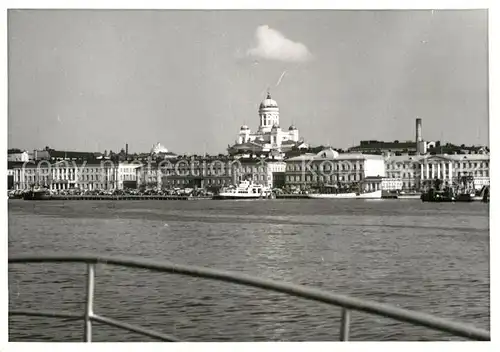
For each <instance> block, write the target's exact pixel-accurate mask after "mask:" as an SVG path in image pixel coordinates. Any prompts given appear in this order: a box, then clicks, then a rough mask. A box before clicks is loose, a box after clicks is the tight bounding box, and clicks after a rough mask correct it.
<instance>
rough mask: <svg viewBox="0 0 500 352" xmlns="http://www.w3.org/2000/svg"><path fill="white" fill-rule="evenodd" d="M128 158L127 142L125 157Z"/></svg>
mask: <svg viewBox="0 0 500 352" xmlns="http://www.w3.org/2000/svg"><path fill="white" fill-rule="evenodd" d="M127 158H128V143H127V144H125V159H127Z"/></svg>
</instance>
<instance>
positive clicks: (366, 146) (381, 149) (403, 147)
mask: <svg viewBox="0 0 500 352" xmlns="http://www.w3.org/2000/svg"><path fill="white" fill-rule="evenodd" d="M349 152H351V153H363V154H384V153H387V152H392V153H409V154H413V153H416V152H417V145H416V143H415V142H414V141H405V142H400V141H397V140H396V141H394V142H382V141H377V140H371V141H361V142H360V143H359V145H358V146H356V147H352V148H349Z"/></svg>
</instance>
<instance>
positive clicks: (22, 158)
mask: <svg viewBox="0 0 500 352" xmlns="http://www.w3.org/2000/svg"><path fill="white" fill-rule="evenodd" d="M29 160H30V157H29V153H28V152H27V151H21V150H16V151H9V152H8V153H7V161H11V162H14V161H18V162H27V161H29Z"/></svg>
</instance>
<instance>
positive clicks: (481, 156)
mask: <svg viewBox="0 0 500 352" xmlns="http://www.w3.org/2000/svg"><path fill="white" fill-rule="evenodd" d="M429 159H441V160H449V161H462V160H471V161H482V160H490V156H489V155H488V154H435V155H431V154H426V155H391V156H388V157H385V160H386V161H397V162H405V161H423V160H429Z"/></svg>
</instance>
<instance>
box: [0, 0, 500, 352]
mask: <svg viewBox="0 0 500 352" xmlns="http://www.w3.org/2000/svg"><path fill="white" fill-rule="evenodd" d="M166 5H167V6H166ZM494 5H496V3H495V2H494V1H464V0H462V1H458V0H457V1H427V0H426V1H377V2H374V1H327V0H323V1H311V0H309V1H297V0H288V1H276V0H268V1H265V2H264V1H262V2H261V3H258V4H257V3H256V1H251V0H245V1H212V2H207V1H202V0H198V1H193V0H185V1H168V2H167V1H158V0H157V1H148V0H143V1H102V0H101V1H96V0H94V1H43V2H41V1H7V2H6V7H5V10H4V12H3V17H2V26H1V28H2V34H3V35H2V36H1V41H2V44H3V45H2V50H3V51H2V61H3V63H4V66H3V67H4V71H3V72H4V75H3V76H4V79H5V81H4V82H5V84H3V85H2V91H3V93H4V94H2V98H1V102H2V106H3V107H4V109H3V112H4V113H3V114H2V118H3V119H5V120H3V121H2V122H4V126H5V127H6V126H7V114H6V113H7V40H6V39H7V13H6V12H7V11H6V9H7V8H14V9H15V8H33V9H35V8H68V9H70V8H95V9H141V8H149V9H318V8H319V9H458V8H460V9H477V8H488V9H489V25H490V31H489V36H490V52H489V55H490V59H489V66H490V99H489V103H490V114H489V116H490V131H497V130H498V129H497V128H496V124H497V119H496V118H493V117H496V116H497V114H498V112H499V110H498V109H496V105H495V104H494V101H495V98H496V97H497V94H495V93H496V92H497V89H496V87H497V86H498V85H497V84H496V83H497V82H498V79H497V77H498V73H499V72H498V69H497V68H498V64H497V65H494V63H498V62H500V56H499V54H498V47H497V45H498V33H499V31H498V29H499V27H500V25H499V23H500V16H498V11H497V8H498V7H497V6H494ZM495 44H497V45H495ZM4 131H7V128H4ZM6 137H7V135H6V134H3V135H2V136H1V141H2V144H1V146H2V147H3V150H4V152H3V153H0V155H1V156H0V158H1V159H0V162H2V163H3V165H6V154H5V151H6V149H7V140H6ZM491 137H492V135H491V133H490V149H491V151H492V153H491V162H490V165H491V166H490V168H491V172H490V175H491V178H492V179H493V178H494V177H495V175H497V162H496V159H497V158H496V150H497V148H496V147H495V145H497V144H498V143H497V141H496V140H495V139H494V138H491ZM5 181H6V175H5V174H4V173H3V174H2V178H1V179H0V184H3V185H5V184H6V182H5ZM2 182H3V183H2ZM491 191H492V197H491V198H492V199H494V200H495V199H499V197H500V192H499V191H497V189H496V188H495V186H493V187H492V189H491ZM5 193H6V192H4V193H3V197H5V198H6V194H5ZM496 204H497V203H496V202H495V201H493V202H492V203H490V214H499V212H498V210H499V209H498V206H496ZM1 207H2V209H1V211H2V216H3V217H2V228H3V231H2V235H3V241H2V242H1V243H2V247H1V250H2V251H1V252H2V256H3V257H4V258H5V259H4V260H2V261H1V265H2V270H0V275H1V276H0V280H1V282H2V283H3V285H2V286H1V291H0V292H1V297H2V301H3V302H5V303H4V304H2V305H1V307H2V308H1V309H2V310H1V313H2V317H3V321H2V323H0V338H1V341H2V342H3V343H2V344H1V345H0V348H1V349H2V350H3V348H2V347H4V344H5V341H7V333H8V330H7V304H6V303H7V299H8V291H7V287H8V286H7V261H6V258H7V249H8V240H7V231H8V226H7V202H6V201H4V202H2V203H1ZM495 210H497V211H495ZM490 219H491V220H490V234H491V235H490V239H491V240H490V242H491V247H490V253H492V254H493V255H491V264H490V270H491V295H490V297H491V335H492V339H493V341H495V332H497V330H498V329H497V324H496V320H495V317H496V314H495V313H496V312H497V309H496V308H497V305H496V304H495V300H494V299H493V297H495V296H496V297H498V293H499V292H500V290H498V285H497V283H498V278H497V272H498V271H496V270H494V268H497V267H498V265H494V263H495V262H497V261H498V260H497V259H496V256H495V255H494V253H498V251H497V249H498V243H500V239H497V238H496V235H498V231H496V230H497V229H498V220H497V219H496V218H495V217H494V216H493V217H490ZM497 264H498V263H497ZM495 293H496V294H495ZM3 322H5V323H3ZM337 333H338V332H337V331H332V337H333V338H334V337H335V336H336V335H337ZM471 344H473V346H472V345H471ZM146 346H147V347H146V348H147V349H148V350H163V349H165V348H168V349H171V350H172V349H173V350H175V351H191V350H199V351H206V350H217V351H235V350H239V351H252V352H253V351H255V349H256V348H258V349H259V350H268V351H271V350H274V349H276V348H278V349H287V350H290V349H296V350H303V349H310V348H312V349H314V350H324V351H327V350H328V351H331V350H332V349H335V350H336V351H344V350H355V351H363V350H366V351H374V350H375V351H376V350H384V351H385V350H394V351H396V350H397V351H401V349H405V351H409V350H415V351H420V350H421V348H422V347H423V346H422V344H420V343H410V342H401V343H383V344H381V343H370V342H366V343H344V344H340V343H306V344H304V343H300V344H297V343H259V344H257V343H196V344H191V343H183V344H170V345H167V346H165V345H164V344H161V343H148V344H147V345H146ZM90 347H91V348H92V349H94V350H113V349H117V348H120V349H123V348H125V349H127V350H136V349H137V350H138V349H144V345H143V344H138V343H127V344H114V343H106V344H92V345H91V346H90ZM492 347H493V346H492V344H491V343H477V342H473V343H452V342H446V343H437V342H436V343H433V342H428V343H425V347H424V348H425V349H429V348H431V349H433V350H439V351H441V350H452V351H456V350H460V349H463V350H469V349H471V348H473V349H488V350H490V349H493V348H492ZM68 348H71V349H73V350H80V349H82V350H83V349H85V350H87V349H88V348H89V346H88V345H85V344H68V343H57V344H54V343H29V344H27V343H9V344H7V350H9V351H11V350H12V351H14V350H31V349H36V350H42V351H43V350H47V351H53V352H55V351H58V350H60V351H67V349H68Z"/></svg>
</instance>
